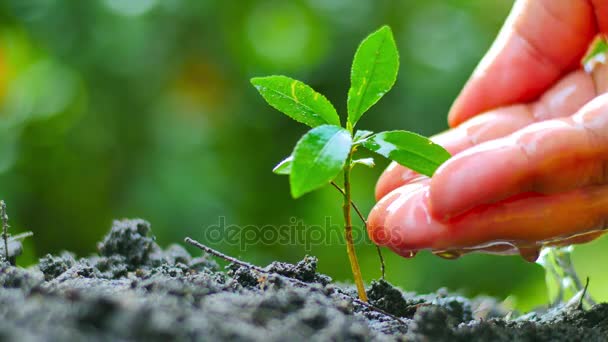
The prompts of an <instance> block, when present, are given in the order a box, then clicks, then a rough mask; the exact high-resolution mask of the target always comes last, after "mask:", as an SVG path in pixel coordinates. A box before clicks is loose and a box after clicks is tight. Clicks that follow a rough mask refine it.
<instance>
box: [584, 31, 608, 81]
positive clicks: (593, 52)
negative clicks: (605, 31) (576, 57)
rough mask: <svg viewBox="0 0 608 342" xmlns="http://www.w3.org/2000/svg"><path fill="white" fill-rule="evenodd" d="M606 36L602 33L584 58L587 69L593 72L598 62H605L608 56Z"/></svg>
mask: <svg viewBox="0 0 608 342" xmlns="http://www.w3.org/2000/svg"><path fill="white" fill-rule="evenodd" d="M606 39H607V38H606V37H605V36H603V35H600V36H598V37H596V38H595V40H594V41H593V43H591V48H590V49H589V51H588V52H587V54H586V55H585V57H584V58H583V62H582V64H583V67H584V68H585V71H587V72H592V71H593V69H594V68H595V66H596V65H597V64H605V63H606V62H608V61H607V58H608V42H607V41H606Z"/></svg>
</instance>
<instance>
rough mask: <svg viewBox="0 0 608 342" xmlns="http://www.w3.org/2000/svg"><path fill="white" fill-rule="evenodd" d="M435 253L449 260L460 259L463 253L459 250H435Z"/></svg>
mask: <svg viewBox="0 0 608 342" xmlns="http://www.w3.org/2000/svg"><path fill="white" fill-rule="evenodd" d="M433 254H435V255H436V256H438V257H440V258H443V259H448V260H454V259H458V258H460V256H461V255H462V253H461V252H459V251H433Z"/></svg>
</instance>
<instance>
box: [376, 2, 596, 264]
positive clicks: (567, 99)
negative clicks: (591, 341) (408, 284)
mask: <svg viewBox="0 0 608 342" xmlns="http://www.w3.org/2000/svg"><path fill="white" fill-rule="evenodd" d="M600 32H602V33H606V32H608V1H599V0H598V1H591V0H589V1H585V0H557V1H556V0H529V1H521V0H520V1H517V3H516V5H515V7H514V9H513V11H512V13H511V15H510V16H509V18H508V19H507V22H506V23H505V26H504V27H503V29H502V30H501V33H500V34H499V36H498V38H497V40H496V41H495V43H494V45H493V46H492V48H491V49H490V51H489V52H488V54H487V55H486V56H485V57H484V59H483V60H482V61H481V63H480V65H479V66H478V67H477V69H476V70H475V72H474V73H473V75H472V76H471V78H470V79H469V81H468V82H467V84H466V85H465V87H464V89H463V90H462V92H461V94H460V95H459V97H458V98H457V99H456V101H455V102H454V105H453V106H452V108H451V110H450V113H449V116H448V121H449V123H450V126H451V127H452V128H451V129H450V130H448V131H446V132H444V133H441V134H439V135H437V136H435V137H433V140H434V141H436V142H438V143H439V144H441V145H443V146H444V147H445V148H446V149H447V150H448V151H450V153H452V154H453V157H452V158H451V159H450V160H449V161H447V162H446V163H445V164H444V165H442V166H441V167H440V168H439V169H438V170H437V172H436V173H435V175H434V176H433V178H432V179H429V178H427V177H421V176H419V175H417V174H416V173H415V172H413V171H411V170H408V169H406V168H404V167H402V166H400V165H396V164H391V165H390V166H389V168H388V169H387V170H386V171H385V172H384V174H383V175H382V176H381V177H380V179H379V181H378V184H377V187H376V197H377V199H378V200H379V202H378V203H377V204H376V206H375V207H374V209H373V210H372V212H371V213H370V215H369V222H368V230H369V231H368V233H369V235H370V237H371V238H372V239H373V240H374V241H375V242H376V243H378V244H380V245H383V246H388V247H389V248H391V249H392V250H394V251H395V252H397V253H399V254H400V255H403V256H406V257H408V256H412V255H413V254H414V253H415V252H416V251H418V250H421V249H430V250H433V251H434V252H435V253H436V254H438V255H440V256H443V257H448V258H451V257H457V256H459V255H460V254H463V253H467V252H470V251H475V250H477V251H483V252H488V253H498V254H515V253H519V254H522V256H524V257H525V258H526V259H527V260H534V259H535V258H536V256H537V255H538V249H539V248H540V247H541V246H544V245H567V244H573V243H583V242H587V241H590V240H593V239H595V238H597V237H598V236H600V235H601V234H602V233H603V231H602V229H603V228H605V227H606V223H605V222H606V220H607V219H608V95H607V94H604V95H602V94H603V93H604V92H606V91H608V81H607V80H608V67H607V66H605V65H600V66H599V67H597V68H595V69H594V71H593V73H591V74H589V73H586V72H585V71H583V70H582V69H581V68H580V60H581V58H582V56H583V55H584V54H585V52H586V50H587V48H588V46H589V44H590V43H591V41H592V39H593V37H594V36H595V35H596V34H598V33H600ZM557 38H559V39H557ZM549 39H550V40H551V44H547V41H548V40H549Z"/></svg>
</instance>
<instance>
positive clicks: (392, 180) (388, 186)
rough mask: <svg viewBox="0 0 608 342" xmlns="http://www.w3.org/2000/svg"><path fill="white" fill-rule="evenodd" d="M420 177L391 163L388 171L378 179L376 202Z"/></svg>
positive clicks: (403, 167)
mask: <svg viewBox="0 0 608 342" xmlns="http://www.w3.org/2000/svg"><path fill="white" fill-rule="evenodd" d="M418 176H419V175H418V174H417V173H416V172H414V171H412V170H410V169H408V168H406V167H405V166H402V165H399V164H397V163H396V162H391V164H390V165H389V166H388V167H387V168H386V170H384V172H383V173H382V175H381V176H380V178H378V182H377V183H376V190H375V195H376V201H380V200H381V199H382V198H383V197H384V196H386V195H387V194H388V193H390V192H391V191H393V190H395V189H397V188H398V187H400V186H402V185H404V184H407V183H408V182H409V181H411V180H413V179H415V178H416V177H418Z"/></svg>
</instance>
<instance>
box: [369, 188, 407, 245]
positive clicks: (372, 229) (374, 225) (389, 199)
mask: <svg viewBox="0 0 608 342" xmlns="http://www.w3.org/2000/svg"><path fill="white" fill-rule="evenodd" d="M398 196H399V194H398V193H397V192H393V193H391V194H388V195H386V196H384V197H382V199H381V200H380V201H379V202H378V203H376V205H375V206H374V207H373V208H372V210H371V211H370V213H369V215H368V217H367V234H368V236H369V238H370V239H371V240H372V241H373V242H374V243H375V244H376V245H378V246H388V245H389V242H388V241H387V239H386V236H387V232H386V225H385V221H386V216H387V214H388V210H387V209H388V207H389V206H390V205H391V204H392V203H393V202H394V201H395V199H396V198H397V197H398Z"/></svg>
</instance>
